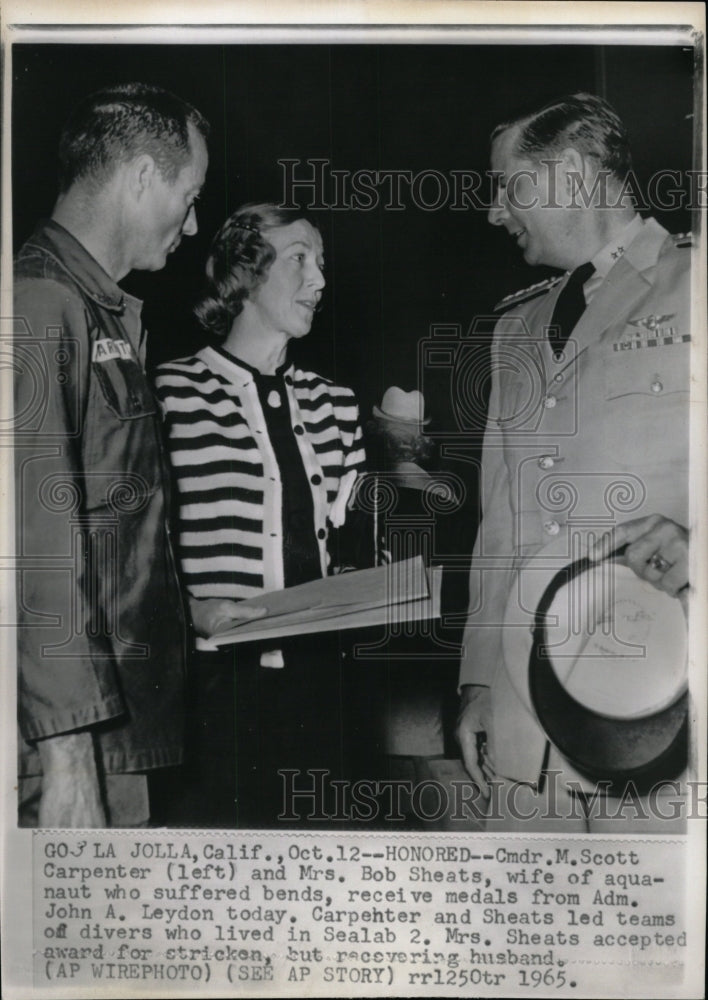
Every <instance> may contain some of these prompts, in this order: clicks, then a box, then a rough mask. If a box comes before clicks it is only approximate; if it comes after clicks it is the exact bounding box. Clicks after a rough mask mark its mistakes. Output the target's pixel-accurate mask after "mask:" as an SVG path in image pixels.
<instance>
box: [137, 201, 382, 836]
mask: <svg viewBox="0 0 708 1000" xmlns="http://www.w3.org/2000/svg"><path fill="white" fill-rule="evenodd" d="M323 266H324V261H323V249H322V238H321V236H320V233H319V231H318V230H317V229H316V228H315V226H314V225H313V224H312V223H311V222H310V221H309V220H308V219H306V218H305V217H303V215H302V214H301V213H300V212H297V211H290V210H283V209H281V208H279V207H277V206H275V205H269V204H263V205H247V206H244V207H243V208H241V209H239V210H238V211H237V212H236V213H235V214H234V215H232V216H231V217H230V218H229V219H228V220H227V221H226V223H225V224H224V226H223V227H222V228H221V230H220V231H219V233H218V234H217V236H216V238H215V240H214V242H213V244H212V248H211V251H210V255H209V259H208V262H207V277H208V290H207V295H206V297H205V298H204V299H203V301H202V302H201V304H200V305H199V306H198V309H197V316H198V318H199V320H200V323H201V325H202V326H203V327H204V329H205V330H206V331H207V332H208V333H210V334H211V336H212V342H211V343H210V344H209V346H207V347H204V348H203V349H202V350H200V351H199V352H197V354H195V355H194V357H191V358H184V359H181V360H179V361H172V362H169V363H167V364H163V365H161V366H160V367H159V369H158V373H157V379H156V388H157V394H158V397H159V399H160V402H161V405H162V409H163V413H164V419H165V429H166V437H167V442H168V447H169V452H170V456H171V460H172V466H173V469H174V476H175V482H176V487H177V495H178V503H179V551H180V557H181V564H182V576H183V581H184V586H185V588H186V590H187V593H188V597H189V606H190V610H191V613H192V620H193V624H194V629H195V632H196V635H197V640H196V647H197V648H196V655H195V657H194V658H193V659H194V662H193V667H192V678H191V685H192V699H191V702H190V703H188V707H189V711H190V720H189V722H188V734H187V735H188V738H187V754H188V758H189V759H188V764H187V768H186V770H185V773H184V774H183V775H182V777H181V779H180V782H181V785H180V787H179V789H178V791H179V799H180V800H181V801H182V802H183V804H184V807H183V809H182V810H181V816H180V817H178V819H179V818H182V819H183V820H184V822H186V823H195V824H198V825H209V826H214V825H223V826H236V825H239V826H248V825H269V821H270V820H273V819H274V817H275V816H277V815H278V814H279V813H280V812H282V805H283V802H282V794H281V793H282V791H283V789H284V788H285V787H286V786H285V785H284V784H283V782H282V781H281V780H279V779H278V775H277V771H278V770H280V769H283V768H291V769H293V768H294V769H298V768H299V767H300V766H301V765H303V766H309V767H312V766H314V767H324V768H327V769H332V768H333V767H334V769H335V770H338V768H337V767H336V766H335V765H336V764H337V762H336V761H335V762H334V764H333V762H332V760H330V759H328V754H327V753H326V752H325V748H326V746H327V739H326V738H325V737H326V734H325V729H326V727H327V723H329V724H330V726H332V727H333V728H332V733H331V737H332V741H333V745H334V744H338V742H339V738H338V737H339V734H338V733H337V732H336V731H335V729H336V725H335V723H336V721H337V720H336V719H332V714H333V713H332V712H331V711H330V708H331V706H330V705H328V704H327V701H328V696H327V692H326V690H325V689H327V688H332V685H333V683H335V682H336V677H337V673H338V671H337V667H336V663H332V662H331V660H329V662H325V660H326V657H324V656H322V655H319V656H318V654H317V650H319V651H320V653H321V651H322V648H323V647H322V642H321V637H320V638H318V640H317V645H316V644H315V643H313V642H312V641H308V642H305V643H304V644H303V643H302V642H299V643H291V646H292V647H294V650H295V651H294V655H290V656H288V655H287V649H286V656H285V665H284V659H283V652H282V651H281V650H280V649H264V648H263V647H259V648H258V650H257V655H255V651H254V650H252V649H250V648H249V647H244V646H238V647H236V648H235V652H234V649H233V648H232V649H229V648H228V647H227V649H226V650H225V651H220V652H216V651H214V647H213V646H212V647H211V650H210V649H209V643H208V637H209V635H211V634H213V633H214V632H215V630H216V628H217V627H218V625H219V624H220V623H222V622H223V621H225V620H228V619H230V618H233V617H235V616H236V615H237V614H238V604H237V602H238V601H239V600H242V599H244V598H247V597H252V596H254V595H257V594H259V593H263V592H266V591H270V590H278V589H281V588H283V587H290V586H294V585H296V584H299V583H305V582H307V581H308V580H313V579H316V578H318V577H322V576H326V574H327V570H328V553H327V537H328V525H329V520H328V518H329V514H330V511H331V508H332V505H333V503H334V502H335V500H337V499H338V500H339V503H338V506H341V501H342V497H343V494H346V492H347V490H348V489H351V486H352V485H353V480H354V479H355V477H356V475H357V473H358V472H359V471H360V470H362V469H363V465H364V451H363V445H362V435H361V429H360V426H359V412H358V407H357V404H356V400H355V397H354V394H353V393H352V392H351V390H350V389H345V388H342V387H339V386H336V385H333V384H332V383H331V382H330V381H329V380H328V379H325V378H323V377H322V376H320V375H317V374H315V373H314V372H306V371H302V370H300V369H299V368H296V367H295V366H294V365H293V364H290V363H289V362H288V360H287V350H288V344H289V342H290V340H291V339H298V338H300V337H304V336H306V335H307V334H308V333H309V331H310V327H311V325H312V320H313V316H314V313H315V310H316V308H317V306H318V303H319V301H320V298H321V295H322V291H323V288H324V284H325V280H324V276H323ZM291 654H292V649H291ZM264 668H266V669H264ZM267 668H275V669H267ZM234 688H235V689H234ZM335 688H336V683H335ZM330 694H331V696H332V697H333V698H335V700H336V698H337V691H336V690H335V689H332V691H330ZM234 698H235V700H236V706H237V707H236V713H235V716H234V712H233V705H234ZM334 714H335V715H336V713H334ZM234 727H235V729H236V733H237V745H236V747H234V743H233V730H234ZM258 730H260V731H258ZM303 779H304V780H305V781H307V780H308V779H307V775H303ZM185 781H186V786H185V784H184V782H185ZM297 784H298V782H296V785H297ZM234 799H235V800H236V809H234ZM274 810H275V812H274ZM165 818H166V819H167V820H169V818H170V817H169V816H166V817H165Z"/></svg>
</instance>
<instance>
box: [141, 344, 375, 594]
mask: <svg viewBox="0 0 708 1000" xmlns="http://www.w3.org/2000/svg"><path fill="white" fill-rule="evenodd" d="M284 381H285V390H286V393H287V397H288V402H289V406H290V413H291V415H292V421H293V428H294V430H295V437H296V441H297V445H298V448H299V450H300V454H301V456H302V460H303V464H304V467H305V472H306V474H307V479H308V481H309V483H310V488H311V490H312V501H313V506H314V520H315V532H316V534H317V539H318V544H319V549H320V560H321V565H322V575H323V576H325V575H326V573H327V531H328V525H327V516H328V513H329V510H330V507H331V504H332V502H333V501H334V500H335V498H336V497H337V495H338V493H339V489H340V483H341V480H342V477H343V476H344V475H345V474H346V473H347V472H349V470H351V469H353V470H356V471H363V468H364V461H365V455H364V448H363V442H362V434H361V427H360V425H359V409H358V406H357V403H356V399H355V397H354V394H353V392H352V391H351V390H350V389H345V388H342V387H340V386H336V385H333V384H332V383H331V382H330V381H329V380H328V379H325V378H323V377H322V376H321V375H317V374H315V373H314V372H304V371H301V370H300V369H297V368H295V367H294V366H292V365H291V366H290V368H288V369H287V370H286V372H285V378H284ZM156 391H157V395H158V398H159V400H160V403H161V406H162V410H163V414H164V419H165V425H166V436H167V442H168V447H169V451H170V457H171V461H172V466H173V469H174V474H175V481H176V485H177V492H178V501H179V551H180V558H181V563H182V575H183V579H184V582H185V585H186V587H187V589H188V591H189V593H190V594H192V595H193V596H194V597H197V598H206V597H226V598H231V599H232V600H239V599H243V598H247V597H252V596H254V595H256V594H259V593H263V592H264V591H270V590H279V589H281V588H282V587H283V585H284V584H283V546H282V530H283V528H282V507H281V503H282V490H281V481H280V472H279V468H278V465H277V463H276V460H275V455H274V453H273V449H272V448H271V445H270V441H269V438H268V433H267V428H266V422H265V419H264V416H263V411H262V409H261V405H260V401H259V396H258V391H257V389H256V386H255V383H254V379H253V375H252V374H251V372H250V371H249V370H248V369H247V368H245V367H242V366H241V365H239V363H238V362H237V361H236V359H232V358H230V357H229V356H228V355H226V353H225V352H222V351H218V350H215V349H214V348H212V347H206V348H204V349H203V350H201V351H199V352H198V353H197V354H196V355H195V356H194V357H191V358H185V359H181V360H179V361H170V362H168V363H166V364H163V365H160V366H159V368H158V370H157V378H156Z"/></svg>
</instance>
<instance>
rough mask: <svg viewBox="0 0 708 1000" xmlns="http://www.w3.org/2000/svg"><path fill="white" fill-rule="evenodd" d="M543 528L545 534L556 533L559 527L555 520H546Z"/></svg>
mask: <svg viewBox="0 0 708 1000" xmlns="http://www.w3.org/2000/svg"><path fill="white" fill-rule="evenodd" d="M543 530H544V531H545V532H546V534H547V535H557V534H558V532H559V531H560V530H561V528H560V524H558V522H557V521H546V522H545V523H544V525H543Z"/></svg>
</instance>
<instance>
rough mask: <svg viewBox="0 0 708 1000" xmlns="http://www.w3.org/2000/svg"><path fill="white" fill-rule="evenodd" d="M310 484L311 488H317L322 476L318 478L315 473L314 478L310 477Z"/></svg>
mask: <svg viewBox="0 0 708 1000" xmlns="http://www.w3.org/2000/svg"><path fill="white" fill-rule="evenodd" d="M310 482H311V483H312V485H313V486H319V485H320V483H321V482H322V476H318V475H317V473H315V475H314V476H311V477H310Z"/></svg>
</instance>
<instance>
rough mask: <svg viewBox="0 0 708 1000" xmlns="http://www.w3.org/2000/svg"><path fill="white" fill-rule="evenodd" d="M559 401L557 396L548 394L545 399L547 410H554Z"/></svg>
mask: <svg viewBox="0 0 708 1000" xmlns="http://www.w3.org/2000/svg"><path fill="white" fill-rule="evenodd" d="M557 402H558V400H557V399H556V397H555V396H546V398H545V399H544V401H543V405H544V406H545V407H546V409H547V410H552V409H553V407H554V406H555V405H556V403H557Z"/></svg>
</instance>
